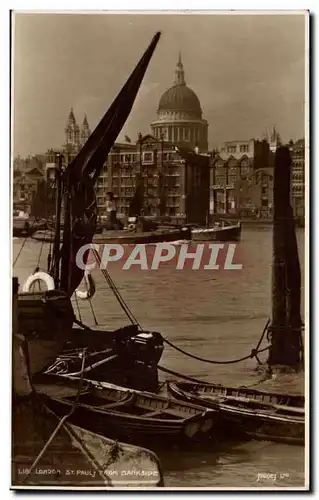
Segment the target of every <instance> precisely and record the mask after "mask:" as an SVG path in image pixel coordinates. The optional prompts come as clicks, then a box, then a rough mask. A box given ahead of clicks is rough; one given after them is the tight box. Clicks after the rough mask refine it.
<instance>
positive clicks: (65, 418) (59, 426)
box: [23, 347, 86, 483]
mask: <svg viewBox="0 0 319 500" xmlns="http://www.w3.org/2000/svg"><path fill="white" fill-rule="evenodd" d="M85 354H86V347H85V348H84V349H83V352H82V366H81V374H80V381H79V386H78V390H77V394H76V397H75V400H74V403H73V405H72V408H71V410H70V411H69V413H67V415H65V416H64V417H63V418H62V419H61V420H60V422H59V423H58V425H57V427H56V428H55V430H54V431H53V432H52V434H51V436H50V437H49V439H48V440H47V442H46V443H45V445H44V446H43V448H42V450H41V451H40V453H39V454H38V456H37V457H36V459H35V460H34V462H33V464H32V465H31V467H30V469H29V470H28V473H27V475H26V476H25V478H24V479H23V483H25V481H26V480H27V479H28V477H29V476H30V475H31V474H32V472H33V471H34V469H35V467H36V466H37V465H38V463H39V461H40V460H41V458H42V457H43V455H44V453H45V452H46V450H47V449H48V447H49V445H50V444H51V443H52V441H53V439H54V438H55V436H56V435H57V433H58V432H59V430H60V429H61V427H62V426H63V425H64V423H65V422H66V420H67V419H68V418H70V417H71V415H72V414H73V413H74V411H75V409H76V407H77V406H78V402H79V397H80V394H81V390H82V385H83V379H84V366H85Z"/></svg>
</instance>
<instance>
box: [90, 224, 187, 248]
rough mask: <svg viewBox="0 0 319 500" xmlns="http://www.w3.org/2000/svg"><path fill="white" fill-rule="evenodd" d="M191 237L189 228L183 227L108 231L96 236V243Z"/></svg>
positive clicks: (153, 242) (150, 242) (155, 240)
mask: <svg viewBox="0 0 319 500" xmlns="http://www.w3.org/2000/svg"><path fill="white" fill-rule="evenodd" d="M190 239H191V231H190V229H189V228H187V227H185V228H181V229H157V230H156V231H142V232H140V233H139V232H132V231H125V230H124V231H107V232H105V233H102V234H98V235H96V236H95V237H94V243H100V244H108V243H112V244H116V243H117V244H126V245H134V244H138V243H140V244H155V243H164V242H172V241H184V240H187V241H188V240H190Z"/></svg>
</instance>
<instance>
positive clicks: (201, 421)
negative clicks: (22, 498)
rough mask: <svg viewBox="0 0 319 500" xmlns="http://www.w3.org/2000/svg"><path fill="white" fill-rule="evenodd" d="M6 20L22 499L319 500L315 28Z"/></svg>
mask: <svg viewBox="0 0 319 500" xmlns="http://www.w3.org/2000/svg"><path fill="white" fill-rule="evenodd" d="M10 22H11V53H10V58H11V78H10V84H11V105H10V106H11V108H10V109H11V125H10V126H11V162H10V225H11V233H10V237H11V262H12V265H11V269H10V273H11V277H10V280H11V287H12V292H11V296H10V300H11V297H12V335H11V353H12V362H11V366H12V370H11V373H12V380H11V396H10V397H11V436H10V439H11V463H10V469H11V481H10V486H11V489H12V490H60V489H61V490H77V489H78V490H102V491H103V490H105V491H106V490H111V491H113V490H125V491H126V490H128V491H134V490H149V491H158V492H161V491H162V492H165V491H172V490H189V491H192V490H193V491H201V490H203V491H208V490H210V491H215V490H216V491H218V490H239V491H242V490H243V491H251V490H265V491H267V490H271V491H272V490H278V491H282V490H288V491H297V490H304V491H308V490H309V488H310V486H309V484H310V479H309V460H310V458H309V457H310V454H309V396H310V392H309V297H308V294H307V292H308V288H309V13H308V11H289V10H287V11H236V10H235V11H213V10H212V11H187V12H183V11H162V12H157V11H136V12H133V11H126V12H124V11H122V12H115V11H114V12H112V11H80V10H78V11H76V10H74V11H12V12H11V19H10ZM10 376H11V375H10Z"/></svg>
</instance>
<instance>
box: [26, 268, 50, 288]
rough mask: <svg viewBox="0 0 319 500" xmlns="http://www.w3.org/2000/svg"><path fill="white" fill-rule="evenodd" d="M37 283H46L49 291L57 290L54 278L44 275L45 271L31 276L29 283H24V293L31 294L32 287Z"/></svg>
mask: <svg viewBox="0 0 319 500" xmlns="http://www.w3.org/2000/svg"><path fill="white" fill-rule="evenodd" d="M36 281H44V283H45V284H46V286H47V289H48V290H54V289H55V284H54V279H53V278H52V276H50V275H49V274H48V273H44V272H43V271H39V272H37V273H34V274H31V276H29V278H28V279H27V281H26V282H25V283H24V285H23V287H22V291H23V292H25V293H27V292H30V288H31V286H32V285H33V284H34V283H35V282H36Z"/></svg>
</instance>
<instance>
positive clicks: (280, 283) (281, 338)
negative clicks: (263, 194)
mask: <svg viewBox="0 0 319 500" xmlns="http://www.w3.org/2000/svg"><path fill="white" fill-rule="evenodd" d="M290 180H291V157H290V152H289V149H288V148H285V147H281V148H278V149H277V151H276V158H275V170H274V225H273V264H272V324H271V326H270V328H269V330H270V333H271V346H270V350H269V358H268V365H269V368H270V370H271V371H272V372H287V371H288V372H291V371H297V370H299V369H300V363H301V349H302V340H301V339H302V337H301V328H302V323H301V317H300V286H301V278H300V266H299V258H298V249H297V241H296V233H295V227H294V219H293V213H292V209H291V205H290Z"/></svg>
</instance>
